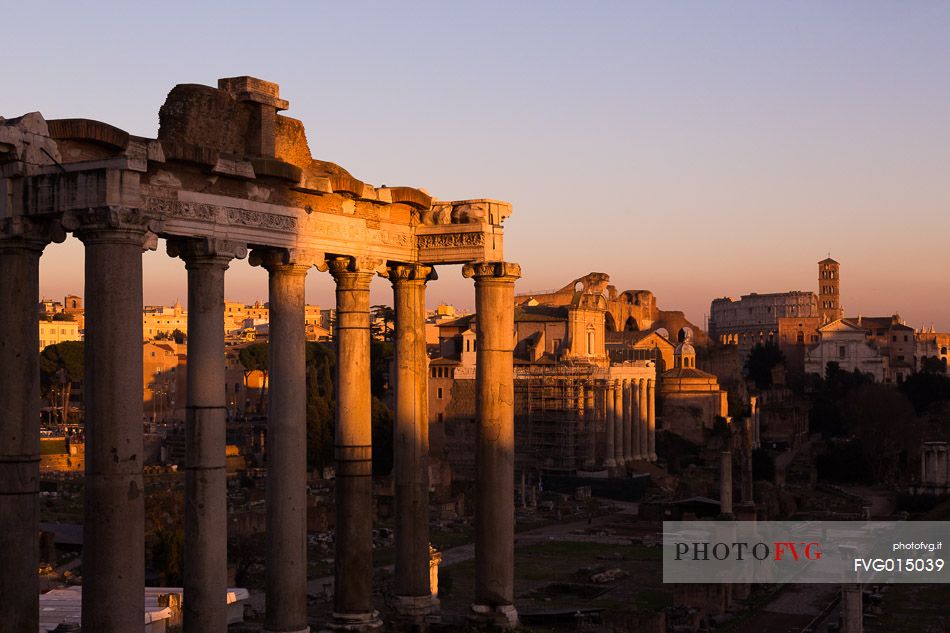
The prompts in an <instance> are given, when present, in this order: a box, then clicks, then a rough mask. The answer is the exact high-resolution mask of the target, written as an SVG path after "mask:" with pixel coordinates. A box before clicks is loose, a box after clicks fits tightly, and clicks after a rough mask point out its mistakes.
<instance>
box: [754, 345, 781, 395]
mask: <svg viewBox="0 0 950 633" xmlns="http://www.w3.org/2000/svg"><path fill="white" fill-rule="evenodd" d="M784 363H785V354H784V353H783V352H782V350H781V349H779V347H778V345H775V344H774V343H766V344H765V345H762V344H758V345H756V346H755V347H753V348H752V350H751V351H750V352H749V357H748V358H747V359H746V362H745V373H746V376H748V377H749V378H750V379H751V380H752V381H753V382H755V386H756V387H758V388H759V389H768V388H769V387H771V386H772V370H773V369H775V368H776V367H778V366H779V365H783V364H784Z"/></svg>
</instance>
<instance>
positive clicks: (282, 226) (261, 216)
mask: <svg viewBox="0 0 950 633" xmlns="http://www.w3.org/2000/svg"><path fill="white" fill-rule="evenodd" d="M228 222H230V223H231V224H244V225H246V226H261V227H264V228H268V229H275V230H278V231H296V230H297V218H295V217H292V216H289V215H279V214H277V213H265V212H263V211H250V210H248V209H228Z"/></svg>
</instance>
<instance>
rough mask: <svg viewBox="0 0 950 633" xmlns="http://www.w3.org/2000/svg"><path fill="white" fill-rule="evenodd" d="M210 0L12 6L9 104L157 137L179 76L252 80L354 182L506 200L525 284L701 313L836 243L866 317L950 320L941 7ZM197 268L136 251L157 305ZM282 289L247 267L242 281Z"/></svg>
mask: <svg viewBox="0 0 950 633" xmlns="http://www.w3.org/2000/svg"><path fill="white" fill-rule="evenodd" d="M194 4H197V3H178V2H164V3H149V4H146V3H131V2H122V3H111V2H101V3H83V4H81V5H80V4H78V3H75V4H69V5H66V4H62V3H52V2H30V3H22V2H20V3H14V4H11V6H9V7H5V8H4V10H3V13H2V15H3V22H4V25H5V27H6V28H4V31H5V36H4V39H5V51H6V57H7V60H8V63H6V64H5V67H4V73H3V81H2V83H0V116H16V115H19V114H22V113H24V112H27V111H33V110H40V111H41V112H43V114H44V115H45V116H47V117H48V118H56V117H88V118H95V119H99V120H103V121H106V122H109V123H111V124H113V125H116V126H118V127H121V128H123V129H126V130H128V131H129V132H132V133H134V134H139V135H143V136H155V134H156V131H157V122H158V121H157V113H158V108H159V106H160V105H161V103H162V102H163V100H164V97H165V94H167V92H168V90H169V89H170V88H171V87H172V86H173V85H174V84H176V83H204V84H208V85H215V82H216V81H217V79H218V78H219V77H226V76H233V75H243V74H248V75H254V76H257V77H261V78H263V79H267V80H271V81H276V82H278V83H279V84H280V85H281V93H282V96H283V97H284V98H286V99H288V100H289V101H290V103H291V108H290V110H289V111H288V112H287V114H288V115H290V116H293V117H296V118H299V119H301V120H302V121H303V122H304V123H305V125H306V126H307V131H308V137H309V142H310V147H311V150H312V151H313V153H314V155H315V156H316V157H318V158H322V159H326V160H332V161H334V162H337V163H340V164H341V165H343V166H345V167H346V168H347V169H349V170H350V171H351V172H352V173H353V174H354V175H356V176H357V177H358V178H361V179H363V180H366V181H368V182H372V183H375V184H382V183H386V184H389V185H396V184H404V185H411V186H419V187H424V188H426V189H427V190H429V191H430V192H431V193H433V194H434V195H436V196H437V197H440V198H448V199H451V198H456V199H458V198H467V197H475V196H479V197H481V196H484V197H493V198H500V199H504V200H509V201H511V202H512V203H513V204H514V208H515V213H514V215H513V216H512V217H511V218H510V219H509V220H508V222H507V223H506V252H507V255H508V258H509V259H511V260H513V261H517V262H519V263H521V264H522V266H523V269H524V278H523V280H522V282H521V283H520V284H519V291H520V290H527V289H546V288H553V287H557V286H561V285H564V284H566V283H567V282H568V281H569V280H571V279H573V278H575V277H578V276H580V275H582V274H585V273H587V272H589V271H592V270H598V271H602V272H607V273H609V274H610V275H611V278H612V280H613V282H614V283H615V284H616V285H618V286H619V287H621V288H647V289H650V290H653V291H654V292H655V293H656V294H657V296H658V300H659V303H660V305H661V306H662V307H663V308H665V309H682V310H685V311H686V312H687V315H688V316H689V317H690V318H692V319H693V320H694V321H696V322H697V323H700V324H701V323H702V322H703V316H704V314H705V313H706V312H707V311H708V308H709V301H710V300H711V299H712V298H714V297H717V296H723V295H738V294H743V293H747V292H751V291H758V292H770V291H782V290H790V289H804V290H810V289H814V288H815V287H816V285H817V281H816V276H817V273H816V268H817V267H816V262H817V261H818V260H819V259H822V258H823V257H825V256H826V255H827V254H828V253H829V252H830V253H831V254H832V256H834V257H835V258H836V259H837V260H839V261H840V262H841V263H842V292H843V299H844V305H845V308H846V310H847V312H848V313H849V314H858V313H861V314H864V315H871V314H889V313H892V312H894V311H900V312H901V314H902V315H903V316H905V317H906V318H907V320H908V323H909V324H910V325H913V326H914V327H917V326H919V325H921V324H926V325H929V324H930V323H931V322H934V323H935V324H936V325H937V326H938V328H941V329H944V330H950V276H948V274H947V271H948V265H947V264H948V262H947V242H948V240H950V213H948V207H950V178H948V175H950V108H948V107H947V103H948V102H950V3H939V2H914V3H897V2H872V1H865V2H833V3H818V2H669V3H636V2H623V3H609V2H592V3H559V2H543V3H542V2H537V3H533V2H519V3H481V2H480V3H451V2H441V3H412V2H409V3H382V2H380V3H339V2H336V3H332V4H331V3H319V2H306V3H303V2H301V3H287V2H283V3H282V2H273V3H269V4H264V3H244V2H229V3H224V2H221V3H204V4H201V6H194ZM80 257H81V247H80V246H79V245H78V243H76V242H75V240H70V241H69V242H67V243H66V244H64V245H60V246H55V247H51V248H50V249H48V252H47V254H46V255H45V256H44V259H43V264H44V266H43V273H42V287H43V291H44V293H45V294H48V295H51V296H61V295H63V294H64V293H66V292H71V291H81V287H82V280H81V267H80V266H77V262H78V261H79V259H78V258H80ZM184 283H185V274H184V269H183V267H182V266H181V265H180V263H179V262H176V261H174V260H170V259H169V258H168V257H167V256H165V255H164V254H163V253H152V254H149V255H147V256H146V300H148V301H150V302H156V303H157V302H166V303H168V302H171V301H174V299H175V298H176V297H181V298H182V299H184V297H185V291H184ZM308 293H309V296H308V298H309V299H310V300H311V302H313V303H320V304H323V305H330V304H331V302H332V282H331V281H330V279H329V277H328V276H327V275H324V274H320V273H317V272H316V271H315V272H314V273H313V274H312V275H311V276H310V280H309V282H308ZM265 294H266V280H265V277H264V273H263V272H262V271H260V270H252V269H250V268H249V267H248V266H247V265H246V263H243V262H239V263H236V264H235V265H234V266H233V267H232V272H231V273H229V280H228V295H229V297H231V298H234V299H247V300H251V299H254V298H255V297H264V296H265ZM429 299H430V303H434V302H437V301H440V300H445V301H449V302H454V303H457V304H459V305H470V304H471V303H472V290H471V285H470V282H469V281H467V280H462V279H461V278H460V275H459V274H458V271H457V270H456V269H451V268H449V269H446V270H444V271H442V273H441V279H440V280H439V281H437V282H435V283H432V284H430V290H429ZM386 300H387V293H386V284H385V283H384V282H382V281H379V282H377V283H376V284H374V301H378V302H383V301H386Z"/></svg>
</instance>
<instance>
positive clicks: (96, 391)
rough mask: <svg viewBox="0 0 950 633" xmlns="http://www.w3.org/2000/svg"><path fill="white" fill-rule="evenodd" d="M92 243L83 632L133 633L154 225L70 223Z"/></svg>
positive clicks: (124, 220)
mask: <svg viewBox="0 0 950 633" xmlns="http://www.w3.org/2000/svg"><path fill="white" fill-rule="evenodd" d="M73 220H74V222H75V224H73V222H70V226H71V227H72V228H75V229H76V234H77V235H78V237H79V239H81V240H82V241H83V243H84V244H85V246H86V270H85V273H86V290H85V302H86V306H85V317H86V321H85V379H84V381H83V392H84V393H83V397H84V400H85V404H86V480H85V485H86V487H85V511H84V515H85V518H84V526H83V552H82V561H83V567H82V576H83V591H82V629H83V630H84V631H97V632H102V633H127V632H128V631H136V630H140V629H141V628H142V623H143V622H144V618H145V598H144V594H143V588H144V586H145V504H144V500H145V490H144V489H143V486H142V456H143V452H142V448H143V427H142V420H143V409H142V375H143V368H142V249H143V247H144V246H145V244H146V243H147V242H149V241H150V237H151V236H150V235H149V231H148V228H149V219H148V218H147V217H146V216H145V215H144V214H142V213H141V212H140V211H139V210H138V209H127V208H118V207H107V208H98V209H92V210H89V211H88V212H86V213H83V214H81V215H80V216H77V217H75V218H73Z"/></svg>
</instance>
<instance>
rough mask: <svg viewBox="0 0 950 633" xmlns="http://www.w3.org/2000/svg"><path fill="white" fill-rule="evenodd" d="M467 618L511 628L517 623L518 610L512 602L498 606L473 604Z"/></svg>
mask: <svg viewBox="0 0 950 633" xmlns="http://www.w3.org/2000/svg"><path fill="white" fill-rule="evenodd" d="M469 619H471V620H474V621H475V622H479V623H486V624H493V625H495V626H497V627H499V628H502V629H513V628H515V627H517V626H518V625H519V622H518V610H517V609H515V605H513V604H502V605H498V606H491V605H487V604H473V605H472V613H471V614H470V615H469Z"/></svg>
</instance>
